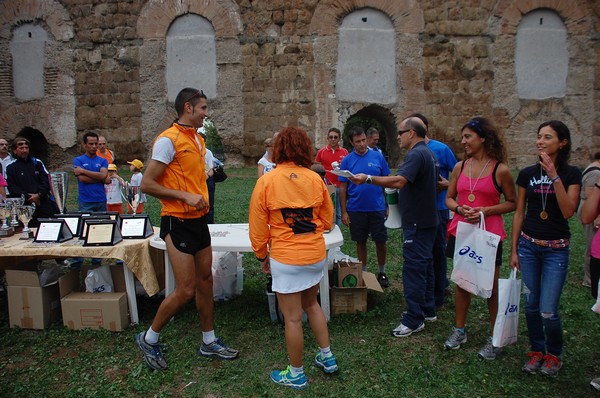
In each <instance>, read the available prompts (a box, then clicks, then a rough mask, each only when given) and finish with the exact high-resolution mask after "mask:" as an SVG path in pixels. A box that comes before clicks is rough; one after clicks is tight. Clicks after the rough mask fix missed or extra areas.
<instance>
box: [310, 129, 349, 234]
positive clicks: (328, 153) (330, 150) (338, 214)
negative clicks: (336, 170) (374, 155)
mask: <svg viewBox="0 0 600 398" xmlns="http://www.w3.org/2000/svg"><path fill="white" fill-rule="evenodd" d="M341 138H342V133H341V132H340V130H339V129H336V128H335V127H332V128H330V129H329V131H328V132H327V145H325V147H323V148H321V149H319V151H318V152H317V156H316V157H315V162H316V163H321V164H322V165H323V167H324V168H325V173H326V174H325V177H326V179H327V181H329V182H330V183H331V184H332V185H335V186H336V189H335V223H336V224H337V225H338V227H341V226H342V209H341V207H340V181H339V180H338V176H336V175H335V174H333V173H332V172H331V170H333V166H332V163H333V162H337V163H338V166H339V164H341V163H342V159H343V158H345V157H346V156H347V155H348V150H347V149H346V148H343V147H341V146H340V139H341Z"/></svg>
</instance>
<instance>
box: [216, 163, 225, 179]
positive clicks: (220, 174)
mask: <svg viewBox="0 0 600 398" xmlns="http://www.w3.org/2000/svg"><path fill="white" fill-rule="evenodd" d="M213 179H214V180H215V182H223V181H225V180H226V179H227V174H226V173H225V169H224V168H223V165H222V164H220V165H218V166H215V168H214V169H213Z"/></svg>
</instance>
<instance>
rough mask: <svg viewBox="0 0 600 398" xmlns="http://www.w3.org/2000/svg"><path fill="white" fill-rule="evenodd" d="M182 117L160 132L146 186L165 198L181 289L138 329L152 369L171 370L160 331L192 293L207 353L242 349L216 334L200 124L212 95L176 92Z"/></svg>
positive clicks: (231, 354)
mask: <svg viewBox="0 0 600 398" xmlns="http://www.w3.org/2000/svg"><path fill="white" fill-rule="evenodd" d="M175 111H177V116H178V119H177V121H175V122H174V123H173V125H172V126H171V127H170V128H168V129H167V130H165V131H163V132H162V133H161V134H159V135H158V137H157V138H156V141H155V142H154V146H153V148H152V156H151V159H150V161H149V162H148V167H147V169H146V173H145V174H144V177H143V179H142V191H144V192H146V193H147V194H149V195H152V196H155V197H157V198H158V199H160V202H161V204H162V211H161V223H160V237H161V238H162V239H164V241H165V243H166V246H167V253H168V255H169V260H170V262H171V266H172V267H173V274H174V275H175V291H174V292H173V293H172V294H170V295H168V296H167V297H165V299H164V300H163V301H162V303H161V304H160V306H159V307H158V310H157V312H156V315H155V316H154V320H153V321H152V325H151V326H150V328H149V329H148V330H147V331H145V332H144V331H142V332H140V333H138V334H137V335H136V339H135V341H136V344H137V346H138V348H139V349H140V350H141V351H142V353H143V354H144V361H145V362H146V365H148V366H149V367H150V368H151V369H154V370H166V369H167V361H166V360H165V358H164V357H163V354H162V351H161V350H162V348H163V344H161V343H160V342H159V337H160V332H161V330H162V328H163V327H164V326H165V325H167V323H168V322H169V320H170V319H171V318H172V317H173V316H174V315H175V314H176V313H177V312H179V310H180V309H181V308H182V307H183V306H184V305H185V304H186V303H187V302H189V301H190V300H191V299H192V298H195V300H196V309H197V311H198V313H199V315H200V324H201V328H202V343H201V345H200V349H199V350H198V354H199V355H202V356H204V357H212V358H220V359H235V358H237V357H238V354H239V352H238V351H237V350H234V349H233V348H230V347H228V346H226V345H225V343H224V342H223V340H221V339H219V338H217V337H216V336H215V331H214V325H213V318H214V302H213V280H212V247H211V240H210V232H209V230H208V223H207V214H208V211H209V208H210V206H209V199H208V187H207V185H206V173H205V156H206V144H205V142H204V139H203V138H202V136H201V135H200V134H198V132H197V129H198V128H200V127H202V125H203V122H204V118H205V117H207V116H208V104H207V99H206V95H205V94H204V93H203V92H202V91H201V90H197V89H195V88H184V89H183V90H181V91H180V92H179V94H177V97H176V98H175Z"/></svg>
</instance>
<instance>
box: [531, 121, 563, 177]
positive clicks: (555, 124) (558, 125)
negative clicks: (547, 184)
mask: <svg viewBox="0 0 600 398" xmlns="http://www.w3.org/2000/svg"><path fill="white" fill-rule="evenodd" d="M546 126H550V128H552V130H554V131H555V132H556V136H557V137H558V140H559V141H563V140H567V144H566V145H565V146H563V147H562V148H560V149H559V150H558V155H557V156H556V169H560V168H561V167H562V166H566V165H567V164H568V163H569V158H570V157H571V131H570V130H569V128H568V127H567V125H566V124H564V123H563V122H561V121H560V120H548V121H547V122H544V123H542V124H540V127H538V129H537V132H538V134H539V133H540V130H541V129H542V128H544V127H546Z"/></svg>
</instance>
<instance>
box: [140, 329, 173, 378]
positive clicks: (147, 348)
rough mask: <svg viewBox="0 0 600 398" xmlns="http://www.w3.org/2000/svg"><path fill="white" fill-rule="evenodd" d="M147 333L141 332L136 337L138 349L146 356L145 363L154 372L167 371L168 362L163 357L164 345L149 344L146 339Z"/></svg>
mask: <svg viewBox="0 0 600 398" xmlns="http://www.w3.org/2000/svg"><path fill="white" fill-rule="evenodd" d="M145 336H146V332H140V333H138V334H137V335H136V336H135V343H136V344H137V346H138V348H139V349H140V351H142V353H143V354H144V361H145V362H146V365H148V367H149V368H150V369H153V370H167V367H168V366H167V361H165V358H164V357H163V355H162V352H161V348H162V347H163V345H162V344H160V343H157V344H148V343H146V340H145V339H144V337H145Z"/></svg>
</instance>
